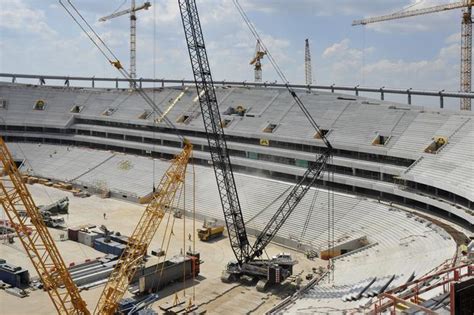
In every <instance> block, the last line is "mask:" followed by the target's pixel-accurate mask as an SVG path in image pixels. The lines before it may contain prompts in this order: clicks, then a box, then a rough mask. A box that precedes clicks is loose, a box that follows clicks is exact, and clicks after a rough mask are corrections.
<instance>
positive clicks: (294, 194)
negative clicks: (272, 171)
mask: <svg viewBox="0 0 474 315" xmlns="http://www.w3.org/2000/svg"><path fill="white" fill-rule="evenodd" d="M178 3H179V8H180V13H181V20H182V23H183V28H184V34H185V38H186V43H187V47H188V53H189V57H190V61H191V67H192V70H193V75H194V81H195V85H196V90H197V95H198V97H199V104H200V107H201V113H202V117H203V120H204V127H205V131H206V136H207V140H208V145H209V152H210V155H211V160H212V165H213V167H214V173H215V177H216V181H217V187H218V191H219V196H220V199H221V204H222V208H223V212H224V219H225V222H226V226H227V231H228V234H229V240H230V244H231V247H232V250H233V252H234V254H235V258H236V261H235V262H232V263H229V264H228V265H227V268H226V270H224V272H223V276H222V280H224V281H233V280H237V279H239V278H240V277H241V276H243V275H247V276H250V277H253V278H255V279H258V281H259V284H258V285H257V289H259V290H265V289H266V288H267V286H268V285H271V284H278V283H281V282H283V281H284V280H285V279H286V278H287V277H289V276H290V275H291V274H292V271H293V265H294V264H296V261H295V260H293V259H292V258H291V256H290V255H286V254H281V255H277V256H275V257H272V258H271V259H260V258H259V257H261V256H262V254H263V252H264V249H265V247H266V246H267V245H268V244H269V243H270V241H271V240H272V239H273V237H274V236H275V235H276V233H277V232H278V230H279V229H280V228H281V226H282V225H283V223H284V222H285V221H286V219H287V218H288V216H289V215H290V214H291V213H292V211H293V210H294V209H295V207H296V205H297V204H298V203H299V201H300V200H301V199H302V198H303V197H304V195H305V194H306V192H307V191H308V190H309V188H310V187H311V186H312V185H314V184H315V182H316V180H317V179H318V178H319V177H320V176H321V174H322V172H323V170H325V169H326V165H327V163H328V161H329V159H330V157H331V155H332V146H331V144H330V143H329V141H328V140H327V138H326V136H325V135H324V134H323V133H322V132H321V131H320V128H319V126H318V125H317V124H316V122H315V121H314V119H313V118H312V117H311V115H310V114H309V112H308V110H307V109H306V107H305V106H304V104H303V103H302V101H301V100H300V98H299V97H298V95H297V94H296V92H295V91H293V89H292V88H291V87H290V86H289V84H287V85H286V86H287V89H288V91H289V93H290V94H291V95H292V97H293V98H294V100H295V103H296V104H298V106H299V107H300V108H301V110H302V111H303V113H304V114H305V116H306V117H307V118H308V120H309V121H310V123H311V125H312V126H313V127H314V128H315V129H316V131H317V132H319V133H320V134H321V135H322V137H321V140H322V141H323V143H324V145H325V147H326V149H325V150H324V151H323V153H322V154H321V155H319V156H318V157H317V158H316V161H315V162H311V163H309V168H308V169H307V170H306V171H305V173H304V175H303V176H302V178H301V179H300V180H299V181H298V183H297V184H296V185H295V186H294V187H293V189H292V190H291V191H290V192H289V194H288V195H287V197H286V198H285V200H284V201H283V204H282V205H281V206H280V207H279V208H278V210H277V211H276V212H275V214H274V216H273V217H272V218H271V219H270V221H269V222H268V224H267V225H266V226H265V227H264V229H263V230H262V232H261V233H260V234H259V235H258V237H257V240H256V242H255V243H254V245H250V243H249V240H248V237H247V231H246V229H245V222H244V218H243V215H242V210H241V207H240V202H239V196H238V194H237V188H236V185H235V180H234V175H233V171H232V164H231V162H230V157H229V150H228V148H227V143H226V139H225V134H224V128H223V126H222V124H221V117H220V111H219V105H218V102H217V97H216V91H215V88H214V83H213V80H212V75H211V70H210V66H209V60H208V57H207V52H206V46H205V44H204V37H203V34H202V29H201V22H200V20H199V13H198V10H197V7H196V1H195V0H178ZM234 3H235V4H237V3H236V2H234ZM239 10H241V8H240V9H239ZM247 24H251V23H249V22H248V23H247ZM254 31H255V30H254ZM255 32H256V31H255Z"/></svg>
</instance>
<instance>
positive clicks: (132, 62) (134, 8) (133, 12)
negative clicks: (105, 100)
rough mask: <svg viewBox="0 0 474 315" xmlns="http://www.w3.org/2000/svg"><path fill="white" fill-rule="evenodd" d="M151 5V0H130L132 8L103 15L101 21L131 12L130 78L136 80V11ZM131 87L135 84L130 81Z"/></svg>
mask: <svg viewBox="0 0 474 315" xmlns="http://www.w3.org/2000/svg"><path fill="white" fill-rule="evenodd" d="M150 7H151V3H150V2H149V1H147V2H145V3H144V4H142V5H140V6H138V7H137V6H135V0H130V9H126V10H123V11H119V12H115V13H112V14H110V15H107V16H104V17H101V18H100V19H99V22H105V21H107V20H110V19H113V18H116V17H119V16H122V15H125V14H128V13H130V78H131V79H132V80H135V79H136V78H137V15H136V12H137V11H139V10H143V9H144V10H148V9H149V8H150ZM130 87H131V88H132V87H133V84H132V83H130Z"/></svg>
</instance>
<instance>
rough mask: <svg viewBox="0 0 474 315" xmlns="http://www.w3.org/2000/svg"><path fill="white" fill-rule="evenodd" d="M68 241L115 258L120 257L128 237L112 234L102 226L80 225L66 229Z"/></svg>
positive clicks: (117, 233)
mask: <svg viewBox="0 0 474 315" xmlns="http://www.w3.org/2000/svg"><path fill="white" fill-rule="evenodd" d="M68 239H69V240H72V241H75V242H78V243H81V244H84V245H87V246H90V247H93V248H94V249H96V250H98V251H100V252H102V253H104V254H112V255H116V256H120V255H122V253H123V251H124V250H125V248H126V247H127V245H128V239H129V238H128V236H125V235H121V234H120V233H119V232H115V233H114V232H113V231H110V230H108V229H107V227H105V226H104V225H102V226H100V227H99V228H97V227H96V226H95V225H82V226H78V227H70V228H68Z"/></svg>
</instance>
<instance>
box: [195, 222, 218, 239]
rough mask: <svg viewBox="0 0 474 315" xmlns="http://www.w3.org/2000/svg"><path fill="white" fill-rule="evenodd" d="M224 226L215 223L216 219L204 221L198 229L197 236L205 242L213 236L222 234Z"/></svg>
mask: <svg viewBox="0 0 474 315" xmlns="http://www.w3.org/2000/svg"><path fill="white" fill-rule="evenodd" d="M223 233H224V226H223V225H219V224H217V222H216V221H212V222H205V223H204V226H203V227H202V229H199V230H198V237H199V239H200V240H201V241H204V242H207V241H209V240H212V239H214V238H217V237H220V236H222V234H223Z"/></svg>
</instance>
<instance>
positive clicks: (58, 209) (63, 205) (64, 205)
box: [39, 197, 69, 214]
mask: <svg viewBox="0 0 474 315" xmlns="http://www.w3.org/2000/svg"><path fill="white" fill-rule="evenodd" d="M39 209H40V211H48V212H50V213H52V214H56V213H61V214H67V213H68V212H69V198H68V197H64V198H61V199H59V200H58V201H56V202H53V203H51V204H49V205H46V206H39Z"/></svg>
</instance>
